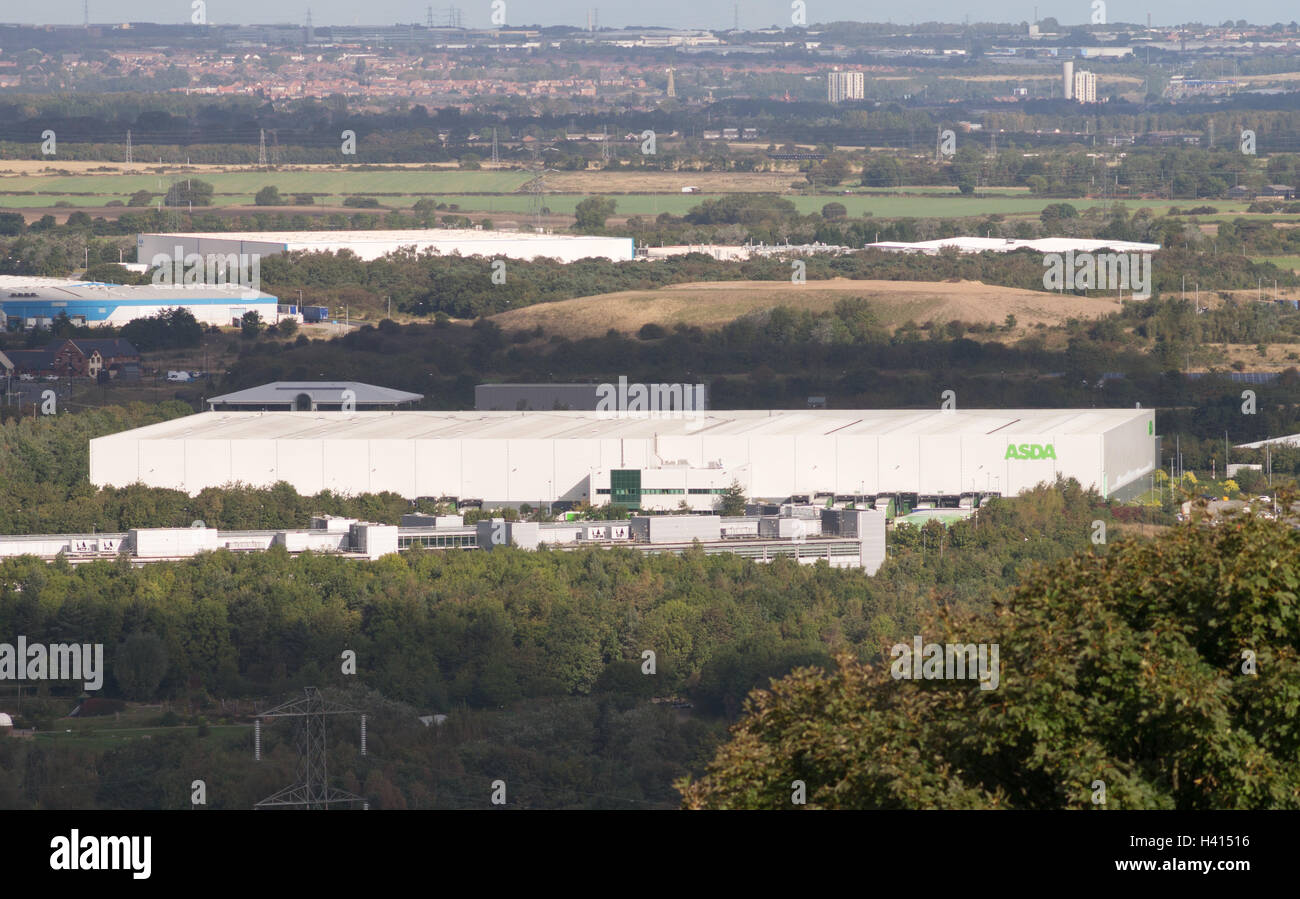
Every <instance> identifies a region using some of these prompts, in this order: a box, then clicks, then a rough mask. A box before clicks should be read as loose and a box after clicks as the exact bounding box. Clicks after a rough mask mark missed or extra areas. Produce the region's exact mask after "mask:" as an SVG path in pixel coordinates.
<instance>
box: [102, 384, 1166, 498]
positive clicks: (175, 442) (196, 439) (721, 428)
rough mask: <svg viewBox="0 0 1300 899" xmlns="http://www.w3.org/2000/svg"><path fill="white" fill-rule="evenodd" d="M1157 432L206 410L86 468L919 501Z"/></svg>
mask: <svg viewBox="0 0 1300 899" xmlns="http://www.w3.org/2000/svg"><path fill="white" fill-rule="evenodd" d="M1158 446H1159V442H1158V438H1157V437H1156V434H1155V414H1154V412H1152V411H1151V410H1148V409H967V410H954V411H950V412H944V411H940V410H938V409H935V410H920V409H917V410H882V409H827V410H822V409H818V410H771V411H769V410H730V411H716V410H715V411H708V412H703V413H700V414H682V413H650V414H628V415H607V414H604V413H600V412H425V411H415V412H353V413H344V412H312V413H308V412H204V413H200V414H198V415H191V416H186V417H184V418H177V419H172V420H170V421H166V422H161V423H158V424H154V425H149V426H147V427H143V428H136V429H134V430H129V431H124V432H121V433H118V434H112V435H108V436H105V437H98V438H95V439H94V440H91V442H90V481H91V483H93V484H95V485H96V486H114V487H126V486H128V485H131V484H136V483H142V484H145V485H148V486H151V487H165V488H170V489H175V490H183V491H185V492H187V493H190V494H196V493H198V492H199V491H201V490H204V489H206V488H208V487H221V486H223V485H226V484H232V483H237V482H241V483H244V484H248V485H250V486H255V487H264V486H270V485H273V484H275V483H276V482H278V481H287V482H288V483H289V484H291V485H292V486H293V487H294V488H295V489H296V490H298V492H299V493H302V494H306V495H311V494H315V493H318V492H320V491H322V490H332V491H335V492H338V493H345V494H353V495H355V494H361V493H378V492H382V491H386V490H388V491H392V492H394V493H397V494H398V495H400V496H404V497H407V498H408V499H415V498H417V497H453V498H456V499H457V500H458V501H461V502H463V501H465V500H466V499H473V500H475V501H477V502H479V503H481V505H483V506H485V507H507V506H515V507H517V506H519V505H521V504H523V503H528V504H530V505H534V506H537V505H559V504H570V505H576V504H578V503H584V502H586V503H591V504H592V505H605V504H608V503H613V504H616V505H621V506H625V507H627V508H629V509H641V510H645V511H672V510H677V509H681V508H685V509H690V510H693V511H701V512H703V511H711V510H713V509H715V508H716V504H717V502H718V498H719V496H720V495H721V494H724V493H726V492H727V490H728V489H729V488H730V487H731V486H732V485H733V484H739V485H740V486H741V488H742V489H743V490H744V493H745V495H746V496H747V497H749V498H751V499H754V500H773V501H777V502H786V501H787V500H789V501H791V502H805V503H807V502H812V503H820V502H827V501H830V500H831V499H833V498H836V497H848V498H849V499H850V500H851V501H853V502H864V503H868V504H875V503H876V502H877V501H879V500H880V498H882V497H884V498H889V499H893V498H897V499H898V502H899V503H900V504H902V505H906V506H909V507H912V508H915V507H916V506H917V505H918V504H920V505H923V504H925V503H926V502H932V503H934V504H935V505H953V506H956V505H958V500H959V498H963V497H966V498H972V497H976V496H978V495H980V494H984V493H996V494H1002V495H1015V494H1017V493H1020V492H1021V491H1023V490H1027V489H1030V488H1032V487H1034V486H1035V485H1037V484H1040V483H1044V482H1046V483H1051V482H1053V481H1055V480H1056V479H1057V478H1058V477H1065V478H1074V479H1075V480H1077V481H1078V482H1079V483H1080V484H1081V485H1082V486H1083V487H1084V488H1085V489H1087V488H1095V489H1096V490H1097V491H1098V492H1100V493H1101V494H1102V495H1103V496H1113V495H1116V493H1117V492H1118V491H1121V490H1126V489H1137V488H1138V487H1140V486H1145V483H1146V476H1147V475H1149V474H1150V473H1152V472H1153V471H1154V470H1155V467H1156V464H1157V463H1156V460H1157V458H1158V455H1159V454H1158ZM799 497H802V498H803V499H802V500H799V499H797V498H799Z"/></svg>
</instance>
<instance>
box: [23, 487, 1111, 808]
mask: <svg viewBox="0 0 1300 899" xmlns="http://www.w3.org/2000/svg"><path fill="white" fill-rule="evenodd" d="M1098 518H1101V519H1102V520H1105V521H1110V520H1111V518H1110V515H1109V513H1108V512H1107V510H1106V507H1105V504H1104V503H1103V502H1102V501H1100V499H1099V498H1098V497H1097V496H1096V495H1095V494H1087V493H1083V492H1081V491H1079V490H1078V488H1077V486H1074V485H1071V484H1061V485H1056V486H1053V487H1043V488H1040V489H1039V490H1037V491H1034V492H1032V493H1030V494H1028V495H1026V496H1025V497H1023V498H1021V499H1018V500H1015V501H997V502H994V503H993V504H991V505H990V506H988V507H987V508H986V509H985V510H984V512H982V513H981V516H980V517H979V519H978V520H977V521H972V522H966V523H962V524H958V525H956V526H954V527H953V528H952V529H950V530H945V529H944V528H943V527H942V526H941V525H939V524H938V523H932V524H931V525H927V527H926V528H925V529H924V530H923V531H916V530H915V529H906V528H905V529H902V531H901V532H900V534H899V535H898V537H897V539H895V540H894V541H893V542H892V544H891V549H890V554H891V555H890V559H889V561H888V562H887V563H886V565H885V567H884V568H883V569H882V570H881V571H880V572H879V573H878V574H877V575H876V576H875V577H867V576H866V575H865V574H863V573H862V572H860V571H854V570H833V569H829V568H827V567H826V566H824V565H817V566H812V567H802V566H798V565H795V564H793V563H789V562H785V561H778V562H776V563H773V564H768V565H762V564H756V563H752V562H748V561H745V560H741V559H738V558H735V557H732V556H705V555H704V554H703V553H702V552H698V551H696V552H688V553H687V554H686V555H685V556H681V557H678V556H642V555H640V554H638V553H635V552H632V551H629V550H612V551H602V550H591V551H583V552H576V553H565V552H550V551H540V552H534V553H528V552H522V551H514V550H509V551H501V552H494V553H482V552H465V551H451V552H442V551H432V552H430V551H425V552H420V551H416V552H412V553H408V554H404V555H403V556H400V557H389V558H386V559H384V560H381V561H380V562H377V563H373V564H360V563H356V562H352V561H348V560H343V559H338V558H333V557H328V556H318V555H310V554H309V555H304V556H300V557H296V558H294V557H289V556H288V555H286V554H285V553H283V552H277V551H272V552H269V553H261V554H254V555H243V556H240V555H232V554H229V553H226V552H224V551H223V552H219V553H215V554H211V555H207V556H203V557H200V558H197V559H194V560H192V561H188V562H183V563H162V564H155V565H150V566H146V567H144V568H132V567H130V565H129V564H127V563H125V562H97V563H92V564H90V565H85V566H77V567H75V568H74V567H71V566H69V565H66V564H64V563H61V562H55V563H53V564H47V563H44V562H41V561H38V560H35V559H30V558H28V559H22V558H20V559H9V560H5V561H3V562H0V632H3V633H8V634H25V635H27V636H28V638H29V640H32V641H36V640H42V641H46V642H57V641H64V640H75V641H78V642H102V643H104V644H105V647H106V649H105V654H106V660H107V661H106V665H107V668H108V676H107V678H106V681H105V686H104V689H103V690H102V691H101V692H100V693H99V694H97V695H96V698H95V702H96V703H107V704H108V705H107V708H109V709H112V708H118V706H114V705H112V703H113V701H114V700H132V701H159V700H168V701H170V702H171V704H172V705H171V709H172V712H171V714H170V715H168V714H167V713H164V712H163V711H162V710H161V709H160V710H159V712H158V717H156V718H155V719H153V720H152V723H154V724H158V723H162V724H189V725H191V727H189V728H188V729H178V730H176V731H175V732H174V733H172V732H168V733H166V734H161V735H159V736H156V737H155V738H154V739H153V741H152V742H151V743H148V744H146V743H143V742H142V741H138V740H137V741H134V742H131V741H127V742H125V743H123V742H113V741H111V740H108V739H107V735H109V734H111V730H108V729H95V730H94V731H92V732H91V734H84V733H83V734H82V737H80V738H78V740H73V741H70V742H68V743H60V742H58V741H57V740H53V738H45V739H37V740H36V741H34V742H26V741H15V740H8V741H4V742H0V804H3V805H5V806H6V807H11V808H12V807H44V808H50V807H105V808H107V807H157V806H167V805H171V806H179V805H181V804H183V803H184V801H185V798H184V795H185V794H184V791H183V790H182V789H180V786H179V785H178V784H176V783H172V782H171V779H172V777H174V772H176V771H178V770H186V771H189V770H191V767H192V766H198V767H199V768H200V769H201V770H202V771H203V772H204V774H205V776H206V777H207V778H208V783H209V789H210V790H211V791H212V794H213V795H214V797H219V798H215V799H214V805H215V806H216V807H247V806H248V805H250V804H251V803H252V802H253V801H256V800H257V799H259V798H261V797H262V796H264V795H267V794H269V793H270V792H272V791H273V790H274V789H275V788H276V787H277V786H278V785H279V784H278V783H277V780H278V781H287V779H289V777H290V774H291V771H292V764H293V757H292V753H291V750H290V747H289V737H288V732H287V731H286V732H285V733H284V734H276V733H274V732H271V733H269V734H268V736H267V739H268V746H269V748H268V761H269V764H268V765H266V770H262V769H261V768H252V767H251V760H250V756H251V744H250V741H251V736H250V734H249V730H248V728H247V727H243V728H238V727H231V726H230V725H237V724H240V723H245V724H246V723H247V717H246V716H247V714H248V706H247V705H245V706H244V708H245V712H244V714H243V715H242V716H241V715H240V714H238V713H236V712H235V711H234V710H233V709H234V707H233V706H230V707H227V706H223V703H222V700H234V699H239V698H243V699H244V700H246V701H254V700H261V701H263V702H264V704H265V703H270V702H272V701H278V698H279V697H281V696H285V695H289V694H291V692H292V691H293V690H295V689H300V688H301V687H302V686H304V685H314V686H319V687H322V688H326V689H329V690H346V689H347V688H349V687H352V688H355V689H354V690H353V692H350V693H349V692H343V693H337V694H333V695H336V696H339V697H342V698H344V699H347V700H348V701H350V702H351V703H352V704H353V705H354V706H358V707H363V708H365V709H366V710H367V711H369V712H370V713H371V714H372V716H373V717H372V718H371V724H370V733H371V740H372V747H374V748H373V749H372V753H371V756H370V757H368V758H367V759H366V760H359V759H357V758H356V756H355V751H354V750H355V734H349V733H347V732H346V731H338V732H336V736H335V737H334V740H333V745H334V746H335V747H337V748H336V750H335V751H336V753H337V755H336V761H335V763H334V765H333V770H336V771H339V772H346V774H345V775H344V778H345V780H344V785H345V786H346V787H347V788H348V789H351V790H353V791H354V792H365V793H366V794H367V795H368V796H370V797H371V798H372V801H373V802H376V803H377V804H378V806H379V807H386V808H393V807H459V806H476V805H481V804H485V803H486V796H487V793H486V792H485V790H484V789H483V788H484V786H485V785H486V784H487V783H489V782H490V781H491V780H492V779H494V778H496V777H504V778H506V779H507V780H508V782H509V783H511V784H512V789H513V790H514V792H513V793H512V795H513V796H514V797H515V801H518V802H521V803H523V804H525V805H535V806H556V805H560V806H575V807H618V806H619V803H624V804H626V803H631V804H632V805H633V806H634V807H635V806H637V805H639V804H642V803H646V804H650V805H658V806H671V805H674V804H675V803H676V802H677V797H676V794H675V792H674V791H673V790H672V788H671V784H672V783H673V781H674V780H676V779H677V778H679V777H682V776H684V775H686V774H688V773H699V772H701V771H702V770H703V763H704V761H705V760H706V759H707V758H708V756H709V755H710V754H711V753H712V752H713V750H714V748H715V747H716V746H717V745H718V743H719V741H720V740H721V739H722V738H723V737H724V733H723V731H724V728H725V725H726V723H727V722H729V721H731V720H733V719H734V717H735V715H736V714H737V713H738V712H739V710H740V708H741V705H742V702H743V699H744V697H745V695H746V694H747V693H748V692H749V691H750V690H751V689H752V688H754V687H759V686H763V685H765V684H766V683H767V680H768V678H770V677H773V676H780V675H782V674H784V673H786V672H788V671H790V670H792V669H793V668H795V667H798V666H801V665H808V664H817V665H821V666H829V665H830V661H831V656H832V655H833V654H834V653H836V652H841V651H845V652H849V653H851V654H853V655H855V656H856V657H861V658H863V659H874V658H876V657H877V656H878V653H879V647H880V646H881V645H882V644H886V643H892V642H895V641H896V640H897V639H899V638H900V635H908V634H911V633H913V632H914V630H915V628H916V626H917V625H918V623H919V621H920V620H921V616H922V615H923V614H925V612H926V611H927V610H928V609H930V608H932V607H933V604H934V603H936V602H937V603H940V604H943V605H945V606H952V607H957V608H962V609H969V610H971V611H972V612H981V613H983V612H987V611H989V610H990V609H991V605H990V597H992V596H993V595H994V594H995V593H996V592H997V591H999V590H1001V589H1004V588H1006V587H1008V586H1010V585H1012V584H1014V583H1016V582H1017V581H1018V580H1019V579H1020V578H1021V577H1023V576H1024V573H1025V572H1026V571H1028V570H1029V568H1030V567H1031V566H1032V565H1033V564H1035V563H1039V562H1053V561H1059V560H1061V559H1064V558H1065V557H1067V556H1068V555H1069V554H1070V553H1072V552H1078V551H1086V550H1087V549H1088V548H1089V547H1091V543H1090V536H1091V534H1092V524H1091V522H1092V521H1094V520H1096V519H1098ZM344 649H352V650H354V651H355V652H356V653H357V674H356V675H355V676H353V677H349V676H347V675H344V674H342V673H341V664H340V662H339V659H340V656H341V653H342V651H343V650H344ZM646 649H650V650H653V651H654V652H655V653H656V656H657V670H656V673H655V674H654V675H646V674H643V673H642V668H641V665H642V655H641V654H642V652H643V651H645V650H646ZM361 688H364V690H363V691H362V692H356V690H357V689H361ZM78 690H79V688H78V687H72V686H67V687H61V686H58V685H55V686H53V687H51V685H49V684H45V685H42V687H41V689H40V691H39V694H38V695H36V696H33V695H31V693H28V695H27V696H26V697H25V698H24V700H23V713H22V716H21V717H20V720H19V724H27V725H35V726H37V727H39V728H42V729H44V730H48V729H49V728H51V727H52V726H53V725H54V723H55V722H56V721H57V720H58V719H59V717H60V716H62V715H65V714H67V713H68V711H70V710H71V709H72V708H73V707H74V706H75V705H76V704H77V698H76V696H77V691H78ZM365 691H370V692H365ZM671 698H677V699H678V700H679V701H680V700H682V699H685V700H688V701H689V702H690V703H691V705H692V707H691V708H689V709H686V710H685V711H683V710H680V709H673V708H671V707H670V706H669V705H668V704H667V703H657V702H655V701H654V700H655V699H671ZM12 705H13V703H12V702H8V703H6V708H11V707H12ZM435 713H437V714H449V715H450V716H451V717H450V719H449V721H448V722H447V724H446V725H444V726H443V727H440V728H435V729H425V728H423V727H421V726H420V725H419V724H418V723H416V721H415V718H416V716H417V715H422V714H435ZM87 725H88V726H91V727H93V726H94V719H89V720H88V722H87ZM60 726H61V725H60ZM79 727H80V725H79ZM95 733H99V734H101V735H103V736H102V737H101V738H100V739H101V740H103V742H100V743H96V742H95V741H94V740H93V739H92V737H93V735H94V734H95ZM51 740H53V741H51ZM160 746H161V747H164V748H161V749H160ZM74 770H75V771H76V772H77V776H76V777H72V776H70V775H71V772H73V771H74ZM188 777H189V775H188V774H187V775H186V778H187V779H186V780H185V783H186V784H188V782H189V781H188Z"/></svg>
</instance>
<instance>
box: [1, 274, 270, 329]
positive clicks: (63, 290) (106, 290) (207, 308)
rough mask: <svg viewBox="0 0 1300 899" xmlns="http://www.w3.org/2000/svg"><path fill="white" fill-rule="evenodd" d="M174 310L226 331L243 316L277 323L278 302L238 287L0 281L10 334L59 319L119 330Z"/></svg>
mask: <svg viewBox="0 0 1300 899" xmlns="http://www.w3.org/2000/svg"><path fill="white" fill-rule="evenodd" d="M177 308H180V309H188V310H189V311H190V312H191V313H193V314H194V317H195V318H196V319H198V320H199V322H200V323H202V324H205V325H222V326H229V325H232V324H238V322H239V319H240V318H241V317H243V315H244V313H245V312H257V313H258V314H260V315H261V316H262V319H263V321H271V322H274V321H276V309H277V300H276V298H275V297H273V296H270V295H269V294H265V293H262V292H261V291H258V290H252V289H250V288H248V287H242V286H240V285H237V284H186V285H171V284H167V285H154V284H145V285H133V284H101V283H97V282H93V281H77V280H73V279H70V278H29V277H27V276H25V275H0V314H2V315H3V323H4V324H5V325H6V326H7V327H9V328H11V329H24V328H48V327H49V326H50V325H51V323H53V322H54V320H55V319H56V318H58V316H59V314H60V313H62V314H64V315H66V316H67V317H68V319H69V321H71V322H72V323H73V324H74V325H83V326H90V327H97V326H103V325H112V326H115V327H120V326H121V325H124V324H126V323H127V322H129V321H131V320H132V319H137V318H149V317H150V316H154V315H157V314H158V313H159V312H162V311H163V310H164V309H177Z"/></svg>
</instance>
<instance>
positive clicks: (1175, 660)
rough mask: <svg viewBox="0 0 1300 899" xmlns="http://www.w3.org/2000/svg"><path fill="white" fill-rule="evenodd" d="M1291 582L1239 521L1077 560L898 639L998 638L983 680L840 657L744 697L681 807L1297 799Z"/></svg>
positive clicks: (1285, 541)
mask: <svg viewBox="0 0 1300 899" xmlns="http://www.w3.org/2000/svg"><path fill="white" fill-rule="evenodd" d="M1290 501H1291V498H1288V499H1287V501H1286V502H1287V504H1288V505H1289V503H1290ZM1297 585H1300V535H1297V533H1296V531H1295V529H1294V528H1293V527H1291V525H1290V524H1288V523H1285V522H1280V521H1270V520H1267V519H1264V518H1260V517H1255V516H1250V515H1244V516H1232V517H1229V518H1227V519H1226V520H1221V521H1219V522H1218V523H1217V525H1216V526H1210V525H1209V522H1208V521H1207V520H1206V519H1205V518H1203V517H1196V518H1194V519H1193V521H1191V522H1190V523H1187V524H1184V525H1180V526H1178V527H1177V528H1176V529H1174V530H1172V531H1170V532H1168V533H1167V534H1165V535H1162V536H1161V537H1159V538H1156V539H1154V540H1150V541H1143V542H1136V541H1127V540H1121V541H1119V542H1117V543H1113V544H1111V546H1110V547H1109V549H1108V551H1107V552H1106V554H1105V555H1100V554H1094V553H1092V552H1084V553H1079V554H1078V555H1075V556H1073V557H1071V558H1068V559H1066V560H1064V561H1062V562H1059V563H1057V564H1055V565H1052V566H1050V567H1047V568H1042V569H1038V570H1036V571H1034V572H1033V573H1031V574H1030V576H1029V577H1028V578H1027V579H1026V580H1025V581H1024V582H1023V583H1022V584H1021V585H1020V586H1019V587H1017V588H1016V589H1015V590H1014V591H1013V592H1012V593H1011V594H1010V595H1009V596H1008V597H1006V598H1005V599H1002V600H1000V601H998V602H997V603H996V605H995V611H994V614H992V615H987V616H977V615H974V614H967V613H963V612H959V611H948V612H942V613H940V612H935V613H931V614H930V615H929V616H928V620H927V619H923V623H922V625H921V629H920V630H918V631H915V632H913V631H912V630H910V629H909V630H908V631H907V634H909V635H910V634H912V633H920V634H923V635H924V637H925V639H926V641H927V642H931V641H932V642H935V643H940V644H944V643H958V644H968V643H975V644H985V645H987V646H989V647H992V646H998V647H1000V659H999V661H1000V664H999V667H998V670H999V672H1000V678H999V683H998V685H997V686H996V688H995V689H988V690H986V689H981V688H980V687H979V686H977V685H976V684H975V683H973V682H972V681H970V680H956V679H953V680H943V679H936V680H911V679H904V678H902V677H900V676H897V675H898V673H899V671H900V670H906V669H907V668H910V665H909V664H908V663H907V662H906V661H905V658H906V657H905V656H901V655H900V654H899V653H898V652H891V653H890V654H889V655H890V657H889V658H881V659H879V660H875V661H867V662H862V661H859V660H858V659H856V658H854V657H852V656H851V655H849V654H847V653H846V654H843V655H841V656H840V658H839V660H838V661H839V664H838V667H837V668H836V669H835V670H834V671H829V672H827V671H824V670H822V669H818V668H805V669H801V670H798V671H796V672H794V673H792V674H791V675H790V676H789V677H787V678H785V679H784V680H782V681H779V682H775V683H774V684H773V685H772V687H771V689H769V690H762V691H756V692H754V693H753V694H751V697H750V699H749V702H748V708H747V715H746V717H745V718H744V719H743V720H742V721H741V722H740V724H738V725H737V726H736V728H734V730H733V732H732V738H731V740H730V742H728V743H727V744H725V745H724V746H723V747H722V748H721V749H720V750H719V752H718V753H717V755H716V757H715V758H714V760H713V762H712V763H711V764H710V766H709V769H708V773H707V775H706V776H705V777H703V778H702V779H701V780H699V781H696V782H691V781H689V780H683V781H681V782H679V789H680V790H681V791H682V793H683V796H684V801H685V804H686V806H688V807H691V808H734V807H744V808H789V807H790V800H791V792H790V790H791V788H790V783H791V781H793V780H803V781H804V782H805V783H806V785H807V805H808V806H809V807H823V808H859V809H863V808H877V809H878V808H938V807H943V808H1025V809H1041V808H1062V807H1072V808H1091V807H1094V799H1093V797H1094V795H1095V790H1096V788H1095V787H1094V786H1093V783H1094V782H1095V781H1098V780H1100V781H1102V782H1104V784H1105V790H1106V804H1107V807H1110V808H1165V809H1227V808H1289V809H1295V808H1300V729H1297V728H1295V727H1293V726H1291V722H1292V721H1294V715H1295V711H1294V710H1295V709H1296V708H1297V706H1300V605H1297V604H1296V603H1295V602H1294V601H1293V599H1292V597H1293V596H1294V595H1295V594H1294V591H1295V590H1296V587H1297ZM897 639H900V640H906V642H907V643H910V642H911V641H910V639H907V637H906V635H905V634H903V633H902V631H900V632H899V633H898V637H897ZM905 645H906V644H905Z"/></svg>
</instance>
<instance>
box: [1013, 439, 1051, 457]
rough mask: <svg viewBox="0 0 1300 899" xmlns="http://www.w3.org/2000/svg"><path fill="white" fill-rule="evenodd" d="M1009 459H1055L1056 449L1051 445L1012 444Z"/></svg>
mask: <svg viewBox="0 0 1300 899" xmlns="http://www.w3.org/2000/svg"><path fill="white" fill-rule="evenodd" d="M1004 458H1007V459H1055V458H1056V447H1054V446H1052V444H1050V443H1022V444H1020V445H1019V446H1016V444H1014V443H1013V444H1011V445H1010V446H1008V447H1007V454H1006V456H1005V457H1004Z"/></svg>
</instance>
